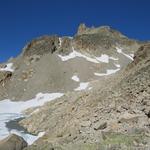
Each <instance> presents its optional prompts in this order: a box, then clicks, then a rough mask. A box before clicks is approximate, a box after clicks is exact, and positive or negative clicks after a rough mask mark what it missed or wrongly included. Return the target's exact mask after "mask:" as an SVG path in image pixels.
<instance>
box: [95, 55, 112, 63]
mask: <svg viewBox="0 0 150 150" xmlns="http://www.w3.org/2000/svg"><path fill="white" fill-rule="evenodd" d="M96 59H97V60H98V61H100V62H104V63H109V56H108V55H106V54H102V55H101V56H100V57H96Z"/></svg>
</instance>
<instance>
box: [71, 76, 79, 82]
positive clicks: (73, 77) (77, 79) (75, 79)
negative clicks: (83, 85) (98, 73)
mask: <svg viewBox="0 0 150 150" xmlns="http://www.w3.org/2000/svg"><path fill="white" fill-rule="evenodd" d="M71 79H72V80H74V81H76V82H79V81H80V79H79V77H78V76H77V75H73V76H72V77H71Z"/></svg>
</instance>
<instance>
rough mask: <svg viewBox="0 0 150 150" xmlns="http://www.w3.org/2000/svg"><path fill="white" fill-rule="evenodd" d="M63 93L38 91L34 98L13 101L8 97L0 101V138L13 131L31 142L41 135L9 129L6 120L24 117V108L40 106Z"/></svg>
mask: <svg viewBox="0 0 150 150" xmlns="http://www.w3.org/2000/svg"><path fill="white" fill-rule="evenodd" d="M63 95H64V94H63V93H45V94H43V93H38V94H37V95H36V97H35V98H33V99H31V100H28V101H23V102H21V101H19V102H13V101H11V100H9V99H6V100H3V101H0V139H4V138H5V137H7V136H8V135H9V134H11V133H12V132H15V133H17V134H19V135H20V136H22V137H23V138H25V139H26V141H27V142H28V143H29V144H32V142H34V141H35V140H37V139H38V138H39V137H41V134H42V133H40V134H39V135H37V136H36V135H35V136H33V135H31V134H27V133H24V132H23V131H17V130H11V129H8V128H7V127H6V122H9V121H11V120H15V119H19V118H22V117H25V116H24V115H23V113H22V112H23V111H25V110H26V109H28V108H32V107H38V106H42V105H44V103H45V102H48V101H51V100H54V99H56V98H59V97H61V96H63ZM37 111H38V110H37Z"/></svg>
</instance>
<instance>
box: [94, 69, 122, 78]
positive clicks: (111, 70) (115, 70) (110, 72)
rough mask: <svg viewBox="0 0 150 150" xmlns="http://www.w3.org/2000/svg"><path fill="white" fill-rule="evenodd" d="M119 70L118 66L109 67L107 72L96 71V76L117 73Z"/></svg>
mask: <svg viewBox="0 0 150 150" xmlns="http://www.w3.org/2000/svg"><path fill="white" fill-rule="evenodd" d="M119 70H120V68H117V69H108V70H107V71H106V73H94V75H96V76H108V75H111V74H114V73H116V72H117V71H119Z"/></svg>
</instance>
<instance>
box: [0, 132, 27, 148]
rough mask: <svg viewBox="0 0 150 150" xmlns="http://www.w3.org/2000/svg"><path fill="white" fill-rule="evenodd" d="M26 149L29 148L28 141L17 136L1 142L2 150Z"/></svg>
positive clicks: (11, 136) (13, 135)
mask: <svg viewBox="0 0 150 150" xmlns="http://www.w3.org/2000/svg"><path fill="white" fill-rule="evenodd" d="M25 147H27V143H26V141H25V140H24V139H23V138H21V137H19V136H17V135H15V134H12V135H10V136H9V137H7V138H6V139H4V140H2V141H0V150H23V149H24V148H25Z"/></svg>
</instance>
